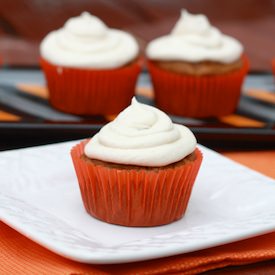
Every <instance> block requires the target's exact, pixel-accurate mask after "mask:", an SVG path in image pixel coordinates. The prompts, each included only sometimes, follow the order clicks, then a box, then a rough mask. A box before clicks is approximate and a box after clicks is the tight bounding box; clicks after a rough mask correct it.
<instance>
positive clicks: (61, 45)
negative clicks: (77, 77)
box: [40, 12, 139, 69]
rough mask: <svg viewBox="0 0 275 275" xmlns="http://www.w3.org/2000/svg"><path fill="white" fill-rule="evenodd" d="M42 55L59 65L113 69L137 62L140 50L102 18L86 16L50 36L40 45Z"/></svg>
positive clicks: (70, 21)
mask: <svg viewBox="0 0 275 275" xmlns="http://www.w3.org/2000/svg"><path fill="white" fill-rule="evenodd" d="M40 53H41V56H42V57H43V58H44V59H46V60H47V61H49V62H51V63H53V64H56V65H61V66H72V67H80V68H87V67H88V68H99V69H111V68H117V67H121V66H123V65H125V64H127V63H129V62H130V61H132V60H134V59H135V58H136V57H137V55H138V53H139V47H138V43H137V41H136V40H135V38H134V37H133V36H132V35H130V34H129V33H127V32H124V31H121V30H117V29H110V28H108V27H107V26H106V25H105V24H104V23H103V22H102V21H101V20H100V19H99V18H97V17H95V16H93V15H91V14H89V13H87V12H84V13H82V14H81V15H80V16H78V17H73V18H70V19H69V20H68V21H67V22H66V23H65V25H64V26H63V27H62V28H60V29H58V30H55V31H52V32H50V33H49V34H48V35H47V36H46V37H45V38H44V39H43V41H42V42H41V45H40Z"/></svg>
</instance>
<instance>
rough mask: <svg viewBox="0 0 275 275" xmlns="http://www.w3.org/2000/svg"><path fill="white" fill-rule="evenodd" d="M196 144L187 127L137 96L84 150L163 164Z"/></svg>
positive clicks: (143, 163) (127, 160)
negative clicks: (138, 99) (138, 100)
mask: <svg viewBox="0 0 275 275" xmlns="http://www.w3.org/2000/svg"><path fill="white" fill-rule="evenodd" d="M196 144H197V142H196V138H195V137H194V135H193V133H192V132H191V131H190V130H189V129H188V128H187V127H185V126H182V125H178V124H174V123H173V122H172V121H171V119H170V118H169V117H168V116H167V115H166V114H165V113H164V112H162V111H160V110H158V109H157V108H155V107H152V106H149V105H145V104H141V103H139V102H137V100H136V99H135V98H133V99H132V104H131V105H130V106H129V107H128V108H126V109H125V110H124V111H122V112H121V113H120V114H119V115H118V116H117V118H116V119H115V120H113V121H112V122H110V123H108V124H106V125H105V126H104V127H103V128H102V129H101V130H100V132H99V133H98V134H96V135H95V136H94V137H93V138H92V139H91V140H90V141H89V142H88V143H87V144H86V146H85V151H84V152H85V155H86V156H87V157H89V158H91V159H99V160H102V161H106V162H112V163H119V164H125V165H138V166H149V167H160V166H165V165H168V164H171V163H174V162H177V161H180V160H182V159H183V158H184V157H186V156H187V155H189V154H191V153H192V152H193V151H194V150H195V147H196Z"/></svg>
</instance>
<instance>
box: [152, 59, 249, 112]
mask: <svg viewBox="0 0 275 275" xmlns="http://www.w3.org/2000/svg"><path fill="white" fill-rule="evenodd" d="M242 60H243V66H242V68H241V69H239V70H235V71H233V72H229V73H225V74H219V75H209V76H192V75H185V74H180V73H173V72H169V71H167V70H164V69H161V68H159V67H157V66H156V65H155V64H154V63H153V62H151V61H148V67H149V71H150V75H151V78H152V82H153V86H154V92H155V99H156V104H157V106H158V107H159V108H160V109H162V110H163V111H165V112H167V113H170V114H174V115H180V116H187V117H211V116H223V115H228V114H231V113H233V112H234V110H235V109H236V107H237V104H238V101H239V98H240V93H241V86H242V83H243V80H244V77H245V75H246V74H247V72H248V59H247V57H245V56H243V57H242Z"/></svg>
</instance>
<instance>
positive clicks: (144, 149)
mask: <svg viewBox="0 0 275 275" xmlns="http://www.w3.org/2000/svg"><path fill="white" fill-rule="evenodd" d="M196 144H197V142H196V139H195V137H194V135H193V133H192V132H191V131H190V130H189V129H188V128H187V127H185V126H182V125H178V124H173V123H172V121H171V120H170V118H169V117H168V116H167V115H166V114H165V113H164V112H162V111H160V110H158V109H156V108H155V107H152V106H148V105H145V104H141V103H138V102H137V101H136V100H135V99H133V100H132V104H131V105H130V106H129V107H128V108H126V109H125V110H124V111H123V112H121V113H120V114H119V115H118V116H117V117H116V119H115V120H113V121H112V122H110V123H108V124H106V125H105V126H104V127H103V128H102V129H101V130H100V132H99V133H98V134H96V135H95V136H94V137H92V138H91V139H90V140H85V141H83V142H81V143H79V144H78V145H76V146H75V147H74V148H73V149H72V151H71V156H72V160H73V163H74V167H75V171H76V175H77V178H78V182H79V186H80V191H81V195H82V199H83V203H84V206H85V208H86V210H87V212H88V213H89V214H90V215H92V216H93V217H95V218H97V219H99V220H102V221H105V222H107V223H111V224H118V225H124V226H157V225H163V224H168V223H171V222H173V221H176V220H178V219H180V218H181V217H182V216H183V214H184V212H185V210H186V207H187V204H188V200H189V197H190V194H191V190H192V187H193V184H194V181H195V178H196V176H197V173H198V170H199V167H200V164H201V161H202V154H201V152H200V151H199V149H198V148H197V147H196Z"/></svg>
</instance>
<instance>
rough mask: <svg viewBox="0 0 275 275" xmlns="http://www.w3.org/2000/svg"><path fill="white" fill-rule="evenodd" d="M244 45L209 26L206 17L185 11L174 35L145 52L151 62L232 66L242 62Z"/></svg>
mask: <svg viewBox="0 0 275 275" xmlns="http://www.w3.org/2000/svg"><path fill="white" fill-rule="evenodd" d="M242 52H243V46H242V45H241V43H240V42H239V41H238V40H236V39H235V38H233V37H230V36H227V35H224V34H222V33H221V32H220V31H219V30H218V29H217V28H215V27H213V26H211V25H210V23H209V21H208V19H207V17H206V16H204V15H201V14H199V15H192V14H190V13H188V12H187V11H186V10H182V12H181V17H180V19H179V21H178V22H177V23H176V25H175V27H174V29H173V30H172V32H171V34H169V35H166V36H162V37H159V38H157V39H155V40H153V41H151V42H150V43H149V45H148V47H147V49H146V54H147V56H148V57H149V58H150V59H153V60H154V59H156V60H182V61H187V62H200V61H205V60H209V61H216V62H221V63H231V62H234V61H236V60H237V59H238V58H240V56H241V54H242Z"/></svg>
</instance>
